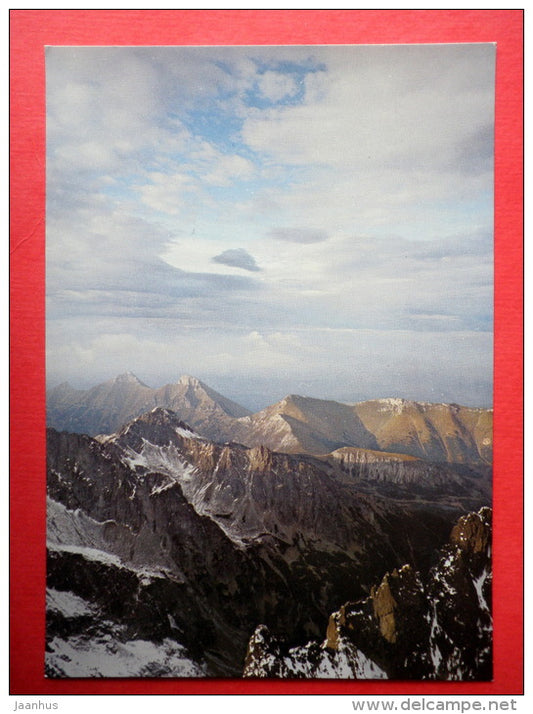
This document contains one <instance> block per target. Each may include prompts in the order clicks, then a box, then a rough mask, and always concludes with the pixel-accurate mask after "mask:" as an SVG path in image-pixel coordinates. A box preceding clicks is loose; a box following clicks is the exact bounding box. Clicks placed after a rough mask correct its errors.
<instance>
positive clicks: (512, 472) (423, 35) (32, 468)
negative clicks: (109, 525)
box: [10, 10, 523, 695]
mask: <svg viewBox="0 0 533 714" xmlns="http://www.w3.org/2000/svg"><path fill="white" fill-rule="evenodd" d="M10 19H11V22H10V31H11V47H10V52H11V86H10V92H11V95H10V101H11V103H10V111H11V124H10V126H11V194H10V209H11V252H10V257H11V342H10V350H11V354H10V367H11V387H10V398H11V402H10V409H11V426H10V438H11V443H10V448H11V486H10V496H11V500H10V509H11V510H10V517H11V521H10V524H11V552H10V576H11V577H10V605H11V610H10V647H11V649H10V691H11V694H41V695H44V694H196V693H202V694H347V695H355V694H357V695H369V694H382V695H388V694H419V695H430V694H455V695H458V694H478V695H481V694H520V693H522V692H523V483H522V474H523V431H522V413H523V301H522V298H523V273H522V270H523V244H522V236H523V164H522V157H523V154H522V151H523V144H522V137H523V12H522V10H331V11H330V10H154V11H152V10H12V11H11V14H10ZM405 42H408V43H416V42H419V43H428V42H496V43H497V73H496V134H495V152H496V153H495V172H496V182H495V278H496V284H495V357H494V360H495V361H494V366H495V387H494V410H495V412H494V431H495V440H494V507H495V512H494V591H493V592H494V646H495V659H494V680H493V682H490V683H487V682H485V683H442V682H441V683H435V682H433V683H422V682H417V683H413V682H382V681H380V682H369V681H356V682H354V681H333V682H329V681H268V682H261V681H250V680H244V681H243V680H179V679H176V680H163V679H161V680H142V679H137V680H128V679H126V680H117V679H115V680H113V679H106V680H87V679H85V680H83V679H70V680H47V679H45V678H44V675H43V666H44V634H45V633H44V625H45V621H44V611H45V608H44V589H45V438H44V430H45V370H44V348H45V342H44V340H45V321H44V318H45V312H44V246H45V68H44V46H45V45H77V44H82V45H208V44H215V45H217V44H219V45H228V44H236V45H239V44H251V45H253V44H375V43H405Z"/></svg>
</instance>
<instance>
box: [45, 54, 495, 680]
mask: <svg viewBox="0 0 533 714" xmlns="http://www.w3.org/2000/svg"><path fill="white" fill-rule="evenodd" d="M495 56H496V46H495V45H494V44H490V43H467V44H424V45H422V44H420V45H417V44H411V45H337V46H327V45H301V46H296V45H294V46H288V45H287V46H284V45H280V46H206V47H200V46H195V47H192V46H189V47H173V46H160V47H152V46H137V47H127V46H122V47H116V46H100V47H88V46H87V47H80V46H77V47H68V46H49V47H47V48H46V380H47V394H46V412H47V427H48V428H47V447H46V456H47V573H46V577H47V590H46V648H45V652H44V653H43V656H44V659H45V671H46V676H47V677H48V678H56V679H57V678H94V677H98V678H101V677H110V678H111V677H112V678H116V677H139V678H142V677H146V678H147V677H150V678H154V677H166V678H245V679H257V678H261V679H339V680H342V679H364V680H416V681H490V680H491V679H492V673H493V670H492V602H491V587H492V563H491V544H492V396H493V320H494V315H493V286H494V277H493V252H494V251H493V233H494V230H493V228H494V227H493V214H494V200H493V192H494V101H495V96H494V74H495Z"/></svg>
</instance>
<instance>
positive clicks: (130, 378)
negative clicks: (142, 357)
mask: <svg viewBox="0 0 533 714" xmlns="http://www.w3.org/2000/svg"><path fill="white" fill-rule="evenodd" d="M113 383H114V384H131V385H140V386H141V387H146V384H144V383H143V382H141V380H140V379H139V377H137V375H135V374H133V372H124V374H119V375H118V376H117V377H115V379H114V380H113Z"/></svg>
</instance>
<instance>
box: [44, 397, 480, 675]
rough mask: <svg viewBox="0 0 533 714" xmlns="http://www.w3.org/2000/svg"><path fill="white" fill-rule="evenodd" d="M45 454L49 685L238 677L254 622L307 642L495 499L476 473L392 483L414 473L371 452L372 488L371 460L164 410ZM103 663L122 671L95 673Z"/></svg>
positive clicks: (53, 437)
mask: <svg viewBox="0 0 533 714" xmlns="http://www.w3.org/2000/svg"><path fill="white" fill-rule="evenodd" d="M47 458H48V496H49V499H50V500H49V507H48V550H49V558H48V588H49V599H48V603H49V608H48V611H49V612H48V628H47V647H48V654H47V668H48V673H49V675H50V676H143V673H153V672H160V673H161V674H160V676H186V675H185V674H183V673H184V672H193V673H195V674H194V675H193V676H228V675H231V676H240V675H241V673H242V667H243V661H244V657H245V654H246V647H247V643H248V640H249V638H250V635H251V633H252V632H253V631H254V628H255V627H256V625H257V623H264V625H265V626H266V627H268V629H269V631H270V632H271V633H272V635H273V637H274V638H286V639H287V640H288V641H290V642H293V643H296V644H298V643H300V645H299V646H302V647H305V645H304V644H303V643H305V642H306V641H308V640H309V639H310V638H314V639H315V638H318V637H319V636H320V632H321V630H322V629H323V627H324V623H326V622H327V618H328V615H329V613H330V612H331V611H333V610H336V609H338V608H339V606H340V605H341V604H342V603H343V602H346V601H348V600H351V599H358V598H359V599H360V598H365V597H366V596H368V593H370V590H371V587H372V585H373V583H375V582H377V581H379V579H380V578H382V577H383V574H384V573H385V572H386V571H389V572H391V573H392V572H394V570H395V569H396V570H398V569H399V568H401V566H402V564H403V563H404V562H410V563H412V564H413V566H416V567H417V568H421V569H423V570H427V569H428V568H429V567H430V564H431V562H432V561H433V559H434V556H435V552H436V549H437V548H438V547H440V546H441V545H442V543H443V542H444V541H445V539H446V534H447V533H448V532H449V530H450V528H451V526H452V522H453V520H455V519H456V518H457V517H458V516H459V515H460V514H462V513H465V512H466V511H468V510H470V509H471V508H472V507H476V508H478V507H479V506H480V505H481V504H482V503H486V502H487V498H490V494H489V493H488V492H487V489H486V484H485V482H484V481H483V479H482V478H480V476H479V474H478V473H475V474H471V473H468V472H465V473H462V472H460V471H456V470H454V469H452V468H451V467H446V469H444V470H443V472H442V473H441V472H439V477H438V478H437V477H436V473H437V472H435V477H433V476H432V475H431V474H430V476H429V477H427V478H426V479H425V480H424V478H422V476H420V479H419V480H418V481H417V479H416V478H414V477H413V478H407V477H405V474H404V477H403V478H402V479H400V480H399V478H398V473H397V467H398V463H400V464H404V467H405V468H407V467H408V465H409V464H413V465H414V464H418V462H417V461H416V460H409V459H408V460H405V459H400V460H399V461H398V460H396V461H394V460H393V461H391V463H390V464H388V462H387V460H386V459H383V458H382V457H380V459H381V460H380V461H378V463H379V465H380V468H381V470H382V473H381V477H380V478H377V472H375V471H372V473H371V474H368V473H366V472H365V471H364V469H365V468H367V466H368V464H367V463H366V461H365V463H362V464H359V466H358V465H357V464H356V463H350V468H349V469H346V468H343V463H342V460H341V461H339V459H338V458H336V457H334V456H327V457H324V458H316V457H313V456H302V455H300V456H298V455H291V454H287V453H278V452H273V451H271V450H269V449H267V448H266V447H264V446H257V447H253V448H246V447H244V446H242V445H240V444H232V443H226V444H220V443H213V442H211V441H209V440H207V439H205V438H202V437H200V436H199V435H198V434H197V433H195V432H194V431H192V430H191V428H190V427H189V426H188V425H187V424H185V423H184V422H182V421H181V420H180V419H179V418H178V416H177V415H176V414H174V413H173V412H172V411H170V410H168V409H163V408H156V409H154V410H152V411H151V412H148V413H147V414H144V415H143V416H141V417H139V418H137V419H135V420H133V421H132V422H130V423H129V424H127V425H126V426H124V427H123V428H122V429H121V430H120V431H119V432H117V433H116V434H112V435H108V436H101V437H98V438H96V439H95V438H91V437H89V436H85V435H80V434H69V433H66V432H61V433H58V432H56V431H54V430H49V434H48V448H47ZM363 461H364V460H363ZM344 466H346V464H344ZM389 467H390V471H388V469H389ZM372 468H373V469H375V468H377V466H376V463H372ZM415 468H418V466H416V467H415ZM361 469H362V470H361ZM387 474H388V475H387ZM447 480H448V481H449V483H447ZM472 528H473V526H472ZM461 532H463V531H461ZM464 532H465V533H466V531H464ZM468 533H470V531H468ZM469 538H470V536H469ZM456 540H457V542H458V543H459V542H460V540H461V535H460V533H459V531H458V534H457V536H456ZM478 540H479V542H480V543H481V542H482V537H481V535H480V534H478ZM457 547H459V546H457ZM391 577H392V576H391ZM480 577H481V576H480ZM443 617H444V615H443ZM89 623H90V624H89ZM384 626H385V625H384ZM389 629H390V628H389ZM437 635H438V630H437V629H435V637H436V638H437V639H438V637H437ZM437 639H436V640H435V642H437ZM439 643H440V644H439V645H438V646H439V648H440V649H439V651H440V652H444V650H445V643H444V642H440V640H439ZM351 646H352V645H351V644H350V647H351ZM342 647H344V644H343V645H342ZM320 651H321V650H320ZM113 652H115V653H118V655H117V657H118V659H116V660H114V661H115V662H118V663H119V664H120V663H121V662H122V664H120V666H119V664H117V668H118V670H120V672H124V671H127V673H126V674H115V675H112V674H111V673H113V672H115V673H116V672H117V671H118V670H117V669H116V668H114V665H111V664H109V665H107V664H106V665H105V666H104V665H102V666H100V665H99V664H98V662H103V663H106V662H109V661H110V658H111V656H112V655H113ZM332 652H333V650H332V649H331V648H328V650H327V657H328V661H330V660H331V661H333V660H334V657H333V655H332V654H331V653H332ZM96 653H99V655H98V657H97V656H96ZM133 653H135V656H134V655H133ZM130 655H131V656H130ZM121 658H122V659H121ZM332 658H333V659H332ZM367 659H368V658H367ZM363 660H364V658H363V655H361V656H360V662H359V665H358V667H359V669H358V670H357V671H360V672H363V671H367V669H368V667H369V668H370V669H369V670H368V671H370V670H372V671H376V672H377V671H378V670H379V671H381V669H383V671H385V672H388V670H386V669H385V668H384V667H383V666H382V664H381V663H380V662H377V661H374V660H372V661H370V659H368V662H369V664H368V667H367V664H364V661H365V662H366V660H364V661H363ZM128 663H129V664H128ZM324 666H325V665H324ZM376 668H377V669H376ZM340 671H341V670H338V672H340ZM80 672H82V673H83V672H85V674H81V675H80V674H79V673H80ZM180 673H181V674H180ZM158 676H159V675H158ZM336 676H337V675H336ZM338 676H340V675H339V674H338Z"/></svg>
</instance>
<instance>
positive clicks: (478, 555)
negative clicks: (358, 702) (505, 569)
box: [244, 508, 492, 680]
mask: <svg viewBox="0 0 533 714" xmlns="http://www.w3.org/2000/svg"><path fill="white" fill-rule="evenodd" d="M491 517H492V514H491V510H490V509H489V508H482V509H481V510H480V511H479V512H477V513H469V514H467V515H465V516H463V517H461V518H460V519H459V520H458V522H457V524H456V525H455V526H454V528H453V530H452V532H451V537H450V542H449V543H448V544H447V545H445V546H444V547H443V548H442V550H441V551H440V552H439V554H438V557H437V560H436V563H435V565H434V566H433V567H432V568H431V569H430V571H429V573H427V574H426V575H425V576H424V575H421V574H420V573H418V572H416V571H415V570H414V568H413V567H412V566H411V565H404V566H403V567H401V568H399V569H394V570H393V571H392V572H390V573H387V574H386V575H385V576H384V577H383V579H382V580H381V582H380V583H379V585H376V586H373V587H372V588H371V591H370V595H369V596H368V597H366V598H363V599H360V600H358V601H355V602H347V603H346V604H344V605H343V606H342V607H341V608H339V610H337V611H336V612H334V613H333V614H332V615H330V618H329V624H328V627H327V631H326V637H325V639H324V640H323V641H322V643H318V642H316V641H315V642H310V643H308V644H307V645H305V646H296V647H294V646H293V647H291V646H290V645H288V644H287V642H282V641H280V640H279V639H278V638H276V637H275V636H273V635H272V634H271V633H270V632H269V630H268V628H266V627H265V626H264V625H260V626H259V627H258V628H257V629H256V631H255V632H254V634H253V636H252V637H251V639H250V642H249V645H248V650H247V655H246V660H245V668H244V676H246V677H297V678H298V677H317V678H321V677H324V678H327V677H335V676H339V673H341V672H342V676H344V677H348V678H355V679H360V678H368V679H383V678H385V679H442V680H489V679H491V676H492V616H491V572H492V571H491V531H492V529H491Z"/></svg>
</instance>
